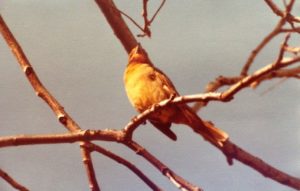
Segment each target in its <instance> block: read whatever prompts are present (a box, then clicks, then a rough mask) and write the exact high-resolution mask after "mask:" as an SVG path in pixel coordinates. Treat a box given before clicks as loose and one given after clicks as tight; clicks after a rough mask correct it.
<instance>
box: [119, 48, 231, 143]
mask: <svg viewBox="0 0 300 191" xmlns="http://www.w3.org/2000/svg"><path fill="white" fill-rule="evenodd" d="M123 81H124V86H125V91H126V93H127V97H128V99H129V101H130V103H131V104H132V106H133V107H134V108H135V109H136V110H137V111H138V112H140V113H142V112H143V111H145V110H147V109H149V108H151V107H152V106H153V105H155V104H158V103H159V102H161V101H163V100H167V99H171V98H172V97H176V96H179V93H178V92H177V90H176V88H175V86H174V85H173V83H172V82H171V80H170V79H169V78H168V77H167V75H165V74H164V73H163V72H162V71H161V70H159V69H158V68H156V67H155V66H154V65H153V64H152V62H151V61H150V59H149V57H148V55H147V53H146V51H145V50H144V49H143V48H142V46H141V44H140V43H138V44H137V45H136V46H135V47H134V48H133V49H132V50H131V51H130V53H129V57H128V64H127V66H126V69H125V72H124V76H123ZM148 121H150V123H151V124H152V125H153V126H154V127H156V128H157V129H158V130H159V131H161V132H162V133H163V134H165V135H166V136H167V137H169V138H170V139H172V140H174V141H176V140H177V135H176V134H175V133H174V132H173V131H172V130H171V125H172V123H175V124H185V125H187V126H189V127H190V128H192V130H194V131H195V132H196V133H198V134H200V135H202V136H203V138H204V139H205V140H207V141H210V142H211V143H213V144H214V145H216V146H219V147H222V146H223V143H224V142H225V141H226V140H227V139H228V137H229V136H228V134H227V133H226V132H224V131H223V130H221V129H218V128H216V127H214V126H213V125H212V124H211V123H209V122H204V121H203V120H202V119H201V118H200V117H199V116H198V115H197V114H196V113H195V111H193V110H192V109H191V108H190V107H189V106H188V105H187V104H185V103H180V104H176V105H175V104H169V105H168V106H167V107H164V108H162V109H160V110H157V111H156V112H153V113H151V114H150V115H149V117H148Z"/></svg>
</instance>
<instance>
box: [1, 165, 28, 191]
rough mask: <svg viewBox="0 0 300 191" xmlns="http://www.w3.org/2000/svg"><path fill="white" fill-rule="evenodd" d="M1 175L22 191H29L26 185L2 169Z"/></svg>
mask: <svg viewBox="0 0 300 191" xmlns="http://www.w3.org/2000/svg"><path fill="white" fill-rule="evenodd" d="M0 177H2V178H3V179H4V180H5V181H6V182H7V183H8V184H10V185H11V186H12V187H14V188H15V189H17V190H20V191H29V190H28V189H27V188H26V187H25V186H23V185H21V184H20V183H18V182H17V181H16V180H15V179H13V178H12V177H11V176H9V175H8V174H7V173H6V172H5V171H4V170H2V169H0Z"/></svg>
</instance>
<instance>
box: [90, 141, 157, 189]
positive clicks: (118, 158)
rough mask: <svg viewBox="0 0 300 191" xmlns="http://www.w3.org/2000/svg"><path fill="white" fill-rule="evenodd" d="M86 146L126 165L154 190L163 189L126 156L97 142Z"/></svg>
mask: <svg viewBox="0 0 300 191" xmlns="http://www.w3.org/2000/svg"><path fill="white" fill-rule="evenodd" d="M84 147H85V148H87V149H88V150H90V151H96V152H99V153H101V154H103V155H105V156H107V157H109V158H111V159H112V160H114V161H116V162H118V163H120V164H122V165H124V166H126V167H127V168H128V169H130V170H131V171H132V172H133V173H135V174H136V175H137V176H138V177H139V178H140V179H141V180H143V181H144V182H145V184H147V185H148V186H149V187H150V188H151V189H152V190H155V191H161V190H162V189H161V188H159V187H158V186H157V185H156V184H155V183H154V182H153V181H151V180H150V179H149V178H148V177H147V176H146V175H145V174H144V173H143V172H142V171H141V170H140V169H138V168H137V167H136V166H135V165H133V164H132V163H130V162H129V161H127V160H125V159H124V158H122V157H120V156H118V155H116V154H114V153H112V152H110V151H109V150H107V149H104V148H102V147H99V146H98V145H95V144H85V145H84Z"/></svg>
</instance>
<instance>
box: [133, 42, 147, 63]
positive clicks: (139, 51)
mask: <svg viewBox="0 0 300 191" xmlns="http://www.w3.org/2000/svg"><path fill="white" fill-rule="evenodd" d="M132 62H138V63H148V62H149V59H148V55H147V53H146V52H145V50H144V49H143V48H142V46H141V45H140V44H138V45H137V46H136V47H134V48H133V49H132V50H131V51H130V53H129V63H132Z"/></svg>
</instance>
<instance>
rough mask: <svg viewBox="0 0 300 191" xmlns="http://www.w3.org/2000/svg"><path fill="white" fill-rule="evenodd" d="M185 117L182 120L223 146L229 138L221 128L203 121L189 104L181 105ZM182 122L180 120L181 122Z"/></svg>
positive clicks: (211, 140)
mask: <svg viewBox="0 0 300 191" xmlns="http://www.w3.org/2000/svg"><path fill="white" fill-rule="evenodd" d="M180 109H181V110H182V112H181V113H182V114H183V116H184V118H185V119H183V121H181V123H184V124H186V125H188V126H190V127H191V128H192V129H193V130H194V131H195V132H196V133H199V134H201V135H202V136H203V137H204V138H205V139H207V140H208V141H210V142H212V143H213V144H215V145H218V146H223V143H224V142H225V141H226V140H227V139H228V137H229V136H228V134H227V133H226V132H224V131H222V130H221V129H218V128H216V127H214V126H213V125H212V124H211V123H209V122H203V121H202V120H201V119H200V117H199V116H198V115H197V114H196V113H195V112H194V111H193V110H192V109H191V108H189V107H188V106H187V105H184V106H180ZM179 123H180V122H179Z"/></svg>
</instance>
